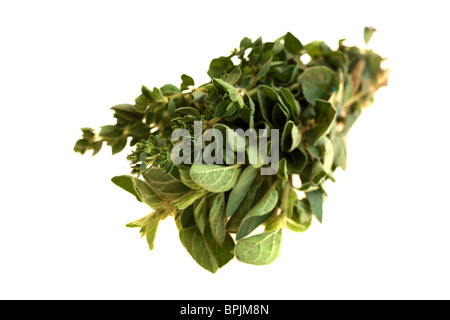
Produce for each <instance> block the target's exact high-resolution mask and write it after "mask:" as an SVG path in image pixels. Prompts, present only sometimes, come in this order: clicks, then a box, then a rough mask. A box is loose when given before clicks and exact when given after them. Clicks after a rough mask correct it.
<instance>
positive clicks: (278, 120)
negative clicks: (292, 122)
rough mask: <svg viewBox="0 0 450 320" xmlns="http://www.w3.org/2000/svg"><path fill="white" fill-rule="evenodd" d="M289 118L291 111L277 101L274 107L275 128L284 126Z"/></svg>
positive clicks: (273, 121) (273, 120) (273, 119)
mask: <svg viewBox="0 0 450 320" xmlns="http://www.w3.org/2000/svg"><path fill="white" fill-rule="evenodd" d="M288 120H289V111H288V110H287V109H286V108H284V106H283V105H282V104H281V103H276V104H275V105H274V106H273V109H272V123H273V124H274V125H275V128H280V129H281V128H283V127H284V126H285V125H286V122H287V121H288Z"/></svg>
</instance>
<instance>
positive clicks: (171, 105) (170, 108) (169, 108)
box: [167, 97, 177, 117]
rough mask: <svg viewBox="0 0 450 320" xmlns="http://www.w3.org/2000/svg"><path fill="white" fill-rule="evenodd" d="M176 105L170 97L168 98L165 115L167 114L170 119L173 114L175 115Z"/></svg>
mask: <svg viewBox="0 0 450 320" xmlns="http://www.w3.org/2000/svg"><path fill="white" fill-rule="evenodd" d="M176 108H177V107H176V105H175V101H174V100H173V99H172V97H170V98H169V103H168V105H167V113H168V114H169V116H170V117H172V116H173V114H174V113H175V109H176Z"/></svg>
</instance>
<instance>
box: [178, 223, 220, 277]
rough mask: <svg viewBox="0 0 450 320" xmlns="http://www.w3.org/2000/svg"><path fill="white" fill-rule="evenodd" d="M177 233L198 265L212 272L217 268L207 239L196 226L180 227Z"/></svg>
mask: <svg viewBox="0 0 450 320" xmlns="http://www.w3.org/2000/svg"><path fill="white" fill-rule="evenodd" d="M179 235H180V240H181V243H182V244H183V246H184V247H185V248H186V250H187V251H188V252H189V254H190V255H191V256H192V258H193V259H194V260H195V261H196V262H197V263H198V264H199V265H200V266H202V267H203V268H205V269H206V270H208V271H209V272H212V273H216V272H217V270H219V265H218V263H217V259H216V257H215V255H214V252H213V251H212V250H211V248H210V247H209V244H208V240H209V239H205V237H204V235H203V234H202V233H201V232H200V231H199V229H198V228H197V227H190V228H186V229H181V230H180V233H179ZM211 238H212V237H211ZM213 240H214V239H213Z"/></svg>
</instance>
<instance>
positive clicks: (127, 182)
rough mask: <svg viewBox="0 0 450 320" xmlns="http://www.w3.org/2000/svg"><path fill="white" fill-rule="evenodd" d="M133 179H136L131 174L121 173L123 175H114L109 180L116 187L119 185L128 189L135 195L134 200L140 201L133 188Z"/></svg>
mask: <svg viewBox="0 0 450 320" xmlns="http://www.w3.org/2000/svg"><path fill="white" fill-rule="evenodd" d="M134 179H136V178H135V177H133V176H128V175H123V176H116V177H113V178H112V179H111V181H112V182H113V183H114V184H115V185H116V186H118V187H121V188H122V189H124V190H126V191H128V192H129V193H131V194H132V195H133V196H135V197H136V200H137V201H139V202H142V199H141V197H140V196H139V195H138V193H137V192H136V190H135V188H134V181H133V180H134Z"/></svg>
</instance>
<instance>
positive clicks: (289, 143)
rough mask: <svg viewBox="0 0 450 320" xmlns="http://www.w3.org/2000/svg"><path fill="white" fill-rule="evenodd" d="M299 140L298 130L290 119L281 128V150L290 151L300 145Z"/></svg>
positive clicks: (300, 138)
mask: <svg viewBox="0 0 450 320" xmlns="http://www.w3.org/2000/svg"><path fill="white" fill-rule="evenodd" d="M301 140H302V136H301V133H300V130H299V128H298V127H297V126H296V125H295V123H294V122H292V121H289V122H288V123H286V125H285V126H284V129H283V135H282V136H281V150H282V151H285V152H291V151H292V150H294V149H296V148H297V147H298V146H299V145H300V141H301Z"/></svg>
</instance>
